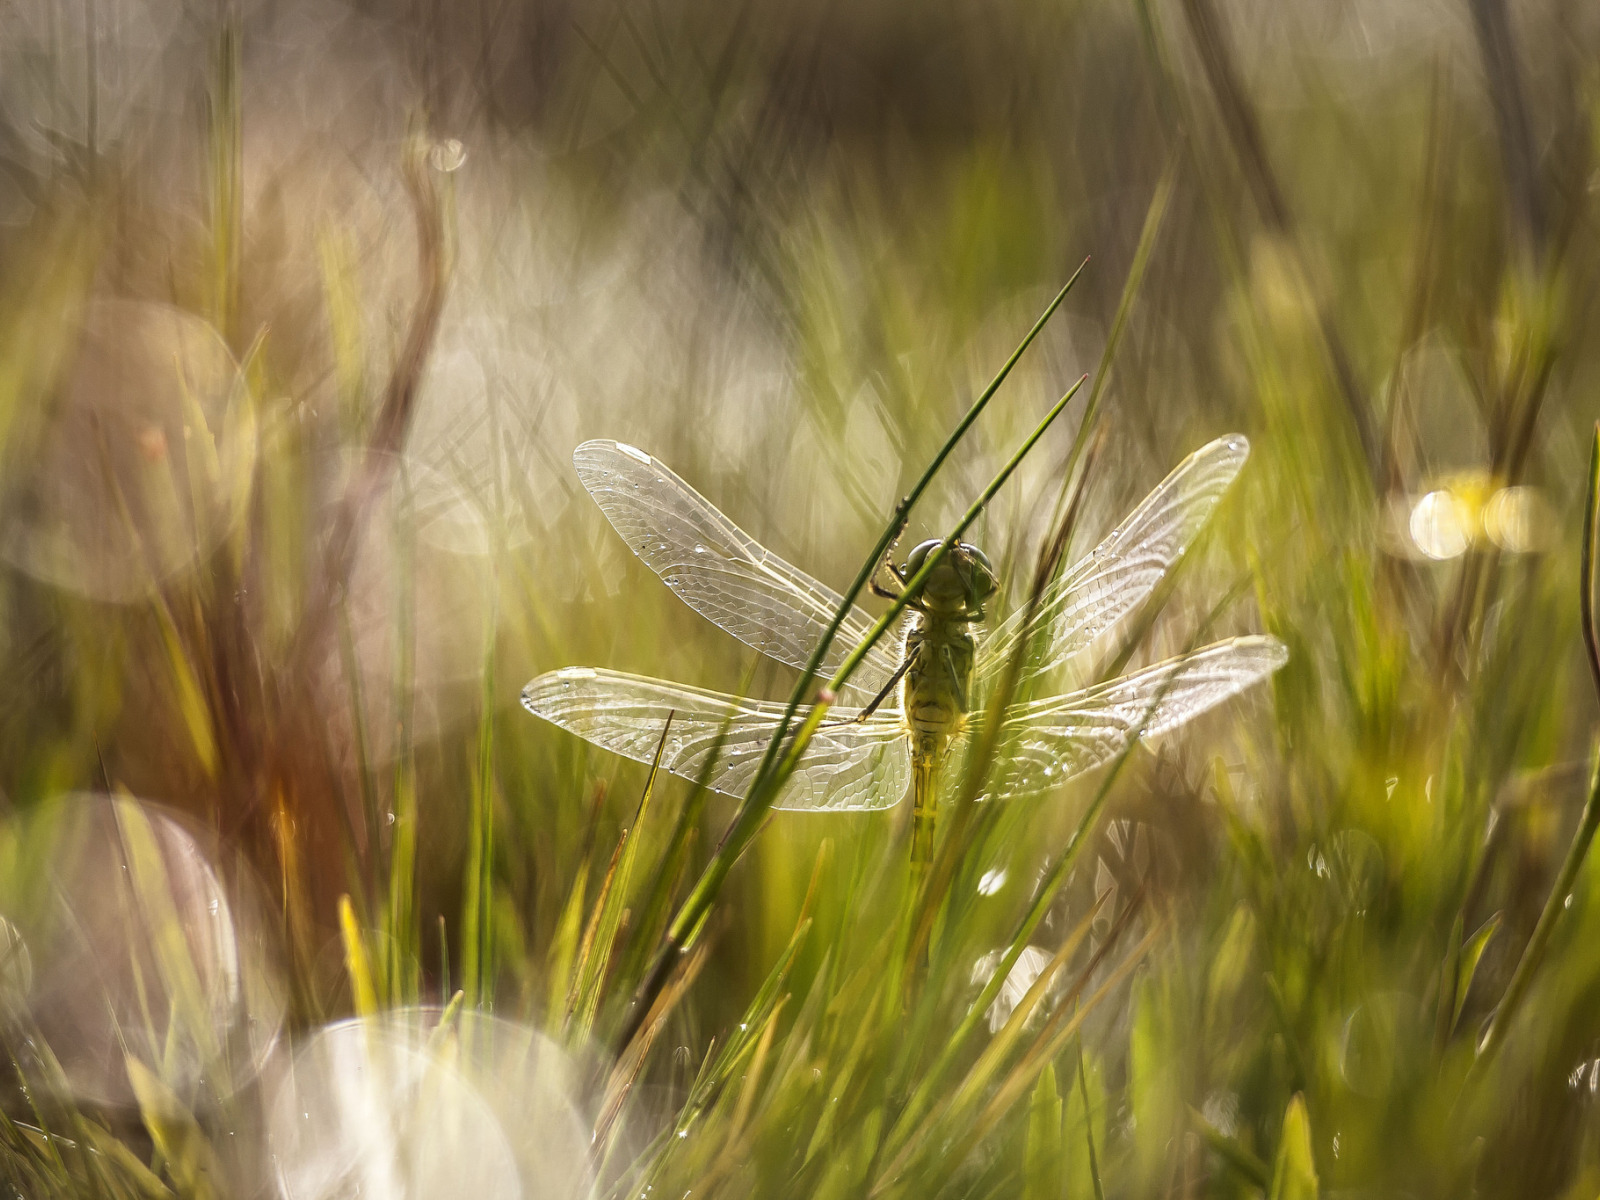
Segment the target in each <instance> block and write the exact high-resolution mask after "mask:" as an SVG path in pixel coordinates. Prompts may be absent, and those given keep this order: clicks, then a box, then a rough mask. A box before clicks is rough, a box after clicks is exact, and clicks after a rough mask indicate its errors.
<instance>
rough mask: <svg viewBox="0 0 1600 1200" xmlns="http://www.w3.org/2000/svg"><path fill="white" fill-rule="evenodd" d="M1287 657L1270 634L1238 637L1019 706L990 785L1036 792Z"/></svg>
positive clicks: (1194, 713) (1214, 701)
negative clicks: (1004, 754)
mask: <svg viewBox="0 0 1600 1200" xmlns="http://www.w3.org/2000/svg"><path fill="white" fill-rule="evenodd" d="M1288 661H1289V652H1288V651H1287V650H1286V649H1285V648H1284V646H1283V643H1282V642H1280V641H1278V640H1277V639H1276V638H1270V637H1240V638H1234V639H1233V640H1232V641H1227V642H1218V643H1217V644H1216V645H1214V646H1207V647H1205V648H1204V649H1202V650H1196V651H1195V652H1194V653H1192V654H1187V655H1182V656H1180V657H1178V658H1169V659H1167V660H1166V661H1165V662H1161V663H1157V664H1156V665H1155V666H1153V667H1147V668H1146V669H1144V670H1143V671H1137V672H1135V673H1134V674H1132V675H1125V676H1123V677H1122V678H1121V679H1114V680H1112V681H1111V682H1110V683H1104V684H1101V685H1099V686H1098V687H1092V688H1086V689H1085V690H1083V691H1080V692H1073V693H1071V694H1069V695H1065V696H1055V697H1052V698H1050V699H1048V700H1036V701H1034V702H1032V703H1030V704H1020V705H1018V706H1017V707H1016V709H1015V710H1014V711H1013V712H1012V713H1011V715H1010V716H1009V717H1008V718H1007V721H1006V733H1007V743H1006V745H1007V748H1008V751H1009V761H1007V762H1006V763H1005V764H1004V766H1003V768H1002V769H1001V770H1000V771H999V773H998V777H997V778H996V780H995V785H994V787H993V789H992V791H993V793H994V794H995V795H1000V796H1008V795H1021V794H1025V793H1028V792H1038V791H1043V790H1044V789H1045V788H1048V787H1052V786H1054V785H1056V784H1058V783H1060V782H1061V781H1062V780H1064V779H1070V778H1072V776H1074V775H1078V774H1081V773H1082V772H1084V771H1087V770H1089V769H1091V768H1093V767H1097V766H1100V765H1101V764H1102V763H1106V762H1109V761H1110V760H1111V759H1113V758H1115V757H1116V756H1117V755H1118V754H1119V753H1121V752H1122V750H1123V748H1124V747H1126V746H1127V744H1128V742H1129V740H1130V739H1132V738H1133V737H1134V736H1135V735H1136V734H1140V735H1141V736H1144V737H1156V736H1159V735H1160V734H1163V733H1168V732H1170V731H1172V730H1174V729H1176V728H1178V726H1180V725H1183V724H1185V723H1186V722H1188V721H1191V720H1193V719H1194V718H1195V717H1198V716H1199V715H1200V714H1201V713H1203V712H1205V711H1206V710H1207V709H1210V708H1214V707H1215V706H1216V705H1218V704H1221V703H1222V702H1223V701H1224V700H1226V699H1228V698H1229V697H1230V696H1236V695H1238V694H1239V693H1240V692H1242V691H1244V690H1245V688H1247V687H1250V686H1252V685H1253V684H1257V683H1260V682H1261V681H1262V680H1263V679H1265V678H1266V677H1267V676H1269V675H1271V674H1272V673H1273V672H1274V671H1276V670H1277V669H1278V668H1279V667H1281V666H1283V664H1284V663H1286V662H1288ZM1141 727H1142V730H1141Z"/></svg>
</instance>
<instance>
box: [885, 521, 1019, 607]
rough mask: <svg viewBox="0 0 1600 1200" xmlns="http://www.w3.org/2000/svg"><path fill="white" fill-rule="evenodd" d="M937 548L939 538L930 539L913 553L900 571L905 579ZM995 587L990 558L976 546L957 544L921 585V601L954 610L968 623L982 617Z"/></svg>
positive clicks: (963, 543)
mask: <svg viewBox="0 0 1600 1200" xmlns="http://www.w3.org/2000/svg"><path fill="white" fill-rule="evenodd" d="M938 545H939V539H938V538H933V539H932V540H930V541H926V542H923V543H922V544H921V545H920V546H918V547H916V548H915V549H914V550H912V551H911V553H910V554H909V555H908V556H907V557H906V565H905V566H904V567H903V568H902V572H903V575H904V577H905V578H907V579H909V578H910V577H911V576H913V575H915V574H916V573H917V572H918V571H920V570H922V565H923V564H924V563H925V562H927V561H928V555H930V554H932V553H933V551H934V549H935V548H936V547H937V546H938ZM995 587H996V583H995V578H994V568H993V567H992V566H990V565H989V556H988V555H986V554H985V553H984V552H983V551H982V550H979V549H978V548H977V547H976V546H973V545H969V544H968V543H966V542H957V543H956V544H955V545H954V546H952V547H950V551H949V553H948V554H946V555H945V556H944V557H943V558H942V559H940V560H939V564H938V565H937V566H936V567H934V569H933V571H932V573H931V574H929V576H928V578H927V579H926V580H925V581H924V582H923V585H922V595H921V599H922V602H923V604H925V605H926V606H927V607H929V608H934V609H938V610H940V611H946V612H947V611H950V610H956V611H959V612H963V613H965V614H966V615H967V616H968V617H969V619H971V620H978V619H981V618H982V616H983V606H984V604H985V603H986V602H987V601H988V599H989V597H990V596H992V595H994V592H995Z"/></svg>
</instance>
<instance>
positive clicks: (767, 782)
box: [618, 259, 1089, 1045]
mask: <svg viewBox="0 0 1600 1200" xmlns="http://www.w3.org/2000/svg"><path fill="white" fill-rule="evenodd" d="M1088 261H1089V260H1088V259H1084V261H1083V263H1081V264H1079V266H1078V269H1077V270H1076V271H1074V272H1073V274H1072V277H1071V278H1070V279H1068V280H1067V282H1066V285H1065V286H1064V287H1062V289H1061V290H1060V291H1059V292H1058V293H1056V296H1055V299H1053V300H1052V301H1051V302H1050V304H1049V305H1048V306H1047V307H1046V308H1045V310H1044V312H1043V313H1042V314H1041V315H1040V317H1039V319H1038V320H1037V321H1035V322H1034V324H1033V328H1031V329H1030V330H1029V331H1028V333H1027V335H1026V336H1025V337H1024V338H1023V339H1022V342H1021V344H1020V345H1018V347H1017V348H1016V350H1015V351H1013V352H1012V355H1011V357H1010V358H1009V359H1007V360H1006V362H1005V365H1004V366H1002V367H1001V368H1000V370H999V372H998V373H997V374H996V375H995V377H994V379H993V380H991V381H990V383H989V385H988V387H986V388H984V390H983V392H982V393H981V394H980V395H979V396H978V398H977V399H976V400H975V401H973V403H972V406H971V407H970V408H969V409H968V410H967V413H966V415H965V416H963V417H962V418H961V421H960V422H959V423H958V424H957V425H956V427H955V429H954V430H952V431H951V433H950V436H949V437H948V438H946V439H945V442H944V445H943V446H941V447H940V449H939V452H938V453H937V454H935V455H934V458H933V461H932V462H931V463H929V464H928V467H927V469H926V470H924V471H923V473H922V475H921V477H920V478H919V479H918V480H917V482H916V483H915V484H913V485H912V488H911V490H910V491H908V492H907V493H906V494H905V496H904V497H903V498H902V499H901V501H900V503H899V504H897V505H896V506H895V511H894V515H893V516H892V518H891V519H890V521H889V523H888V524H887V525H886V526H885V527H884V529H883V531H882V532H881V533H880V534H879V536H878V541H877V543H876V544H875V545H874V546H873V548H872V552H871V553H870V554H869V555H868V556H867V558H866V560H865V561H864V562H863V563H862V566H861V569H860V571H858V572H857V574H856V578H855V580H854V582H853V583H852V584H851V585H850V587H849V589H848V590H847V591H846V592H845V594H844V597H843V599H842V600H841V601H840V604H839V608H838V609H837V611H835V613H834V615H833V620H832V621H831V622H830V623H829V625H828V628H827V631H826V632H825V633H824V634H823V636H822V638H821V639H820V640H819V641H818V642H817V645H816V648H815V649H814V650H813V651H812V652H811V658H810V660H809V661H808V662H807V664H806V668H805V670H804V671H802V672H801V675H800V678H799V680H797V681H796V683H795V686H794V689H793V691H791V692H790V695H789V700H788V703H787V705H786V707H785V709H784V715H783V719H782V720H781V721H780V722H779V726H778V730H777V732H776V733H775V734H774V736H773V738H772V741H771V743H770V744H769V745H768V746H767V752H766V754H765V755H764V756H763V758H762V760H761V764H760V766H759V768H758V769H757V773H756V777H755V781H754V782H753V783H752V785H751V787H750V791H749V792H748V793H747V795H746V797H745V801H744V803H743V804H741V805H740V807H739V811H738V812H737V813H736V814H735V816H734V819H733V822H732V824H731V825H730V826H729V827H728V829H727V831H726V833H724V835H723V838H722V842H721V843H720V844H719V845H718V847H717V850H716V853H714V854H713V855H712V856H711V861H710V862H708V863H707V864H706V866H705V870H704V871H703V872H702V873H701V876H700V879H699V880H698V881H697V882H696V884H695V886H694V888H693V889H692V890H691V891H690V893H689V895H688V897H687V898H686V899H685V900H684V902H683V904H682V905H681V906H680V907H679V910H678V914H677V916H676V917H675V918H674V919H673V922H672V925H671V926H670V927H669V928H668V930H667V935H666V938H665V939H664V941H663V943H662V945H661V948H660V950H659V951H658V952H657V954H656V958H655V961H654V962H653V963H652V964H651V968H650V970H649V971H648V972H647V973H646V975H645V978H644V980H643V982H642V983H641V984H640V986H639V989H638V991H637V993H636V994H635V996H634V999H633V1005H632V1012H631V1013H630V1014H629V1017H628V1019H627V1020H626V1021H625V1022H624V1024H623V1027H622V1030H621V1034H620V1038H619V1042H618V1044H619V1045H626V1044H627V1042H628V1041H629V1040H631V1039H632V1037H633V1035H634V1033H635V1032H636V1031H637V1030H638V1027H639V1023H640V1022H641V1021H642V1020H643V1019H644V1014H645V1012H646V1011H647V1010H648V1009H649V1007H650V1004H651V1001H652V999H653V996H654V993H655V992H656V991H657V990H659V989H660V987H661V986H662V985H663V984H664V983H665V982H666V978H667V975H668V973H669V972H670V970H671V964H672V959H673V957H674V956H675V955H676V954H677V953H679V952H681V951H682V950H683V949H684V948H685V947H686V946H687V945H688V942H689V938H690V936H691V934H692V933H693V931H694V930H695V929H696V928H698V927H699V926H700V925H701V923H702V922H703V921H704V919H705V916H706V913H707V912H708V911H709V910H710V907H711V904H712V902H713V901H714V900H715V899H716V896H717V893H718V892H719V891H720V890H721V888H722V882H723V880H724V879H726V878H727V876H728V872H729V871H730V870H732V868H733V864H734V862H736V861H737V860H738V858H739V856H740V855H741V854H743V853H744V850H745V848H746V847H747V846H748V845H749V843H750V841H751V839H752V838H754V836H755V834H756V831H757V830H758V829H759V828H760V827H761V823H762V822H763V821H764V820H765V819H766V816H767V813H768V812H769V811H770V810H771V807H772V802H773V800H775V799H776V798H777V789H776V788H775V787H773V786H772V785H771V776H772V774H773V770H774V768H775V767H776V766H777V762H778V760H777V755H778V753H779V750H780V748H781V747H782V745H783V741H784V738H785V736H786V734H787V732H788V730H789V727H790V725H791V723H792V722H793V720H794V715H795V713H796V712H797V711H798V709H799V707H800V704H801V702H802V701H803V700H804V699H805V696H806V693H807V692H808V691H809V689H810V688H811V685H812V683H813V681H814V680H815V679H816V677H817V672H818V670H820V668H821V666H822V661H823V658H824V657H825V656H826V655H827V653H828V650H829V648H830V647H831V646H832V645H833V639H834V638H835V637H836V636H838V632H839V627H840V626H841V625H842V624H843V622H844V618H845V615H846V614H847V613H848V612H849V611H850V609H851V607H852V606H853V605H854V604H855V602H856V599H857V598H858V597H859V596H860V595H861V593H862V591H863V590H864V589H865V588H866V586H867V581H868V580H869V579H870V578H871V577H872V575H873V574H874V572H876V571H877V570H878V564H879V563H880V562H881V561H882V559H883V556H884V555H885V554H887V553H888V551H889V547H890V546H892V545H893V544H894V540H895V539H896V538H897V537H899V536H900V532H901V530H903V529H904V528H905V524H906V521H907V520H908V519H909V516H910V513H911V509H912V507H913V506H914V505H915V504H916V502H917V501H918V500H919V499H920V498H921V497H922V494H923V493H924V492H925V491H927V489H928V486H929V485H930V484H931V483H932V482H933V479H934V476H935V475H937V474H938V472H939V470H940V468H942V467H943V466H944V463H945V461H946V460H947V459H948V458H949V457H950V454H951V453H952V452H953V451H954V450H955V448H956V445H957V444H958V443H959V442H960V441H961V439H962V437H964V436H965V435H966V432H967V430H969V429H970V428H971V427H972V425H973V423H974V422H975V421H977V419H978V417H979V416H980V415H981V414H982V413H983V410H984V409H985V408H987V407H988V404H989V401H990V400H991V399H992V398H993V397H994V394H995V392H997V391H998V390H999V388H1000V385H1001V384H1002V383H1004V382H1005V379H1006V377H1007V376H1008V375H1009V374H1010V373H1011V369H1012V368H1013V367H1014V366H1016V364H1017V361H1018V360H1019V359H1020V358H1021V357H1022V355H1023V353H1024V351H1026V350H1027V348H1028V347H1029V346H1030V345H1031V344H1032V343H1033V340H1034V339H1035V338H1036V337H1038V335H1039V332H1040V330H1042V329H1043V328H1044V326H1045V323H1046V322H1047V321H1049V319H1050V318H1051V316H1053V315H1054V314H1055V311H1056V309H1058V308H1059V307H1060V306H1061V302H1062V301H1063V300H1065V299H1066V297H1067V293H1068V292H1069V291H1071V290H1072V286H1073V284H1074V283H1076V282H1077V280H1078V277H1079V276H1080V275H1082V274H1083V269H1084V266H1086V265H1087V264H1088ZM944 553H945V548H944V547H942V546H941V549H940V550H939V551H938V552H937V553H935V554H933V555H930V556H929V561H928V565H929V566H931V565H933V563H934V562H935V561H936V560H937V559H938V558H940V557H942V556H943V554H944ZM900 607H902V608H903V605H901V606H900ZM887 627H888V625H887V622H886V621H880V622H879V623H878V625H876V626H874V629H873V632H872V634H871V635H869V637H868V639H867V640H866V641H865V642H863V643H862V645H861V646H860V647H858V648H857V654H858V655H864V654H865V653H866V651H867V650H868V649H869V648H870V647H871V646H872V645H873V644H874V643H875V641H876V639H877V638H878V637H881V636H882V634H883V630H884V629H886V628H887ZM846 665H847V666H848V667H849V669H850V670H853V669H854V664H850V663H847V664H846ZM845 673H846V672H841V675H843V674H845ZM813 728H814V726H813ZM803 732H804V731H802V733H803ZM795 741H796V744H797V745H799V744H800V741H801V736H800V735H796V739H795Z"/></svg>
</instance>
